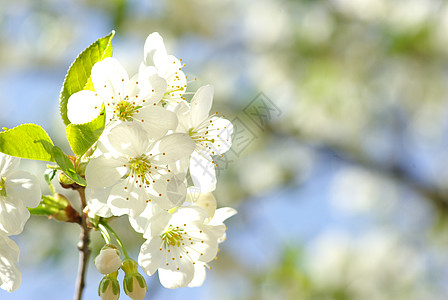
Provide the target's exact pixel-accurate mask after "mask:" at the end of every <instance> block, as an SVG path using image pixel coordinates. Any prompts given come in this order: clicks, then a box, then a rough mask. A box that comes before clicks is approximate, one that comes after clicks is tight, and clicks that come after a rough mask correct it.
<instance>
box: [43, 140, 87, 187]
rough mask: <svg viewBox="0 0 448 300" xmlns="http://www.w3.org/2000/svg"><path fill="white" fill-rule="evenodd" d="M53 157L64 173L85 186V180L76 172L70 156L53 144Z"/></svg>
mask: <svg viewBox="0 0 448 300" xmlns="http://www.w3.org/2000/svg"><path fill="white" fill-rule="evenodd" d="M52 152H53V157H54V160H55V161H56V163H57V164H58V165H59V167H60V168H61V169H62V171H64V173H65V175H67V176H68V177H70V178H71V179H72V180H73V181H75V182H76V183H77V184H79V185H82V186H86V185H87V183H86V180H85V179H84V178H82V177H81V176H80V175H79V174H77V173H76V170H75V166H74V165H73V163H72V161H71V160H70V158H68V157H67V155H66V154H65V153H64V152H63V151H62V150H61V148H59V147H57V146H54V147H53V149H52Z"/></svg>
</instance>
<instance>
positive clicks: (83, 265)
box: [73, 187, 90, 300]
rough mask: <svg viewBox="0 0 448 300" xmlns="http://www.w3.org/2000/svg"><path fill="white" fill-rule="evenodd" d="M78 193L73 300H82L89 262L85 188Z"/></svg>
mask: <svg viewBox="0 0 448 300" xmlns="http://www.w3.org/2000/svg"><path fill="white" fill-rule="evenodd" d="M77 191H78V193H79V198H80V199H81V215H82V218H81V224H80V225H81V235H80V238H79V243H78V249H79V265H78V278H77V280H76V290H75V296H74V298H73V299H74V300H81V299H82V292H83V290H84V286H85V277H86V271H87V263H88V262H89V256H90V249H89V243H90V236H89V234H90V228H89V227H88V226H87V225H88V224H87V214H85V213H84V208H85V207H86V205H87V203H86V195H85V187H79V188H78V189H77Z"/></svg>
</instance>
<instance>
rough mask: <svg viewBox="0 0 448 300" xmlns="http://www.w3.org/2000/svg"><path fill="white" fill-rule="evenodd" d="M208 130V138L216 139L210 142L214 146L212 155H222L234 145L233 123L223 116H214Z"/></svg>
mask: <svg viewBox="0 0 448 300" xmlns="http://www.w3.org/2000/svg"><path fill="white" fill-rule="evenodd" d="M208 130H209V133H208V134H207V138H208V139H209V140H214V142H213V143H210V147H211V148H212V150H211V151H210V153H211V154H212V155H221V154H223V153H225V152H227V150H229V149H230V147H231V146H232V139H231V136H232V133H233V125H232V123H231V122H230V121H229V120H226V119H223V118H218V117H216V118H212V123H210V126H209V129H208Z"/></svg>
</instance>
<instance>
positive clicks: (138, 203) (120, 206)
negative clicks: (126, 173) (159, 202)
mask: <svg viewBox="0 0 448 300" xmlns="http://www.w3.org/2000/svg"><path fill="white" fill-rule="evenodd" d="M146 198H147V196H146V192H145V190H144V188H138V187H136V186H135V185H134V184H133V182H130V181H129V180H123V181H122V182H121V183H119V184H117V185H115V186H114V187H113V188H112V190H111V192H110V196H109V200H108V202H107V204H108V205H109V207H110V208H111V210H112V213H113V214H114V215H116V216H120V215H123V214H129V215H130V216H131V217H133V218H135V217H137V216H138V215H140V214H141V213H142V212H143V210H144V209H145V207H146Z"/></svg>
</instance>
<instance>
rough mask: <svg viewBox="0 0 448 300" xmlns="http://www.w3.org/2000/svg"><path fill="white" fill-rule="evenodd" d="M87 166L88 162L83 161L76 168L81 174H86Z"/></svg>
mask: <svg viewBox="0 0 448 300" xmlns="http://www.w3.org/2000/svg"><path fill="white" fill-rule="evenodd" d="M86 167H87V163H86V162H82V163H80V164H79V165H78V167H77V168H76V173H78V174H79V175H81V176H85V175H86Z"/></svg>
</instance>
